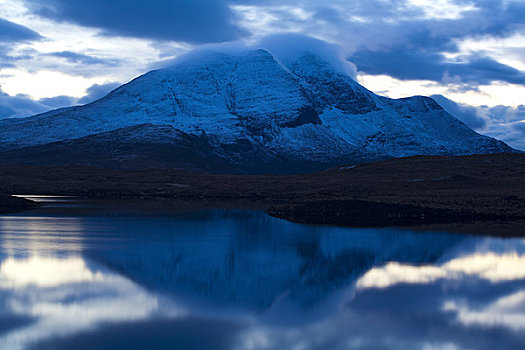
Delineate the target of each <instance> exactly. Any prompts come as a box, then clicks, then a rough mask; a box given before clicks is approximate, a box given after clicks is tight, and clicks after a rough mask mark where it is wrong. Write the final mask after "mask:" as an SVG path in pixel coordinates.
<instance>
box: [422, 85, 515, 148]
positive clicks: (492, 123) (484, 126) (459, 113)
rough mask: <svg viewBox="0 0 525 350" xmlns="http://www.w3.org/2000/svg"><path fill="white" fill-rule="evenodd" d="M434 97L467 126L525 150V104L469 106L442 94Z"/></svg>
mask: <svg viewBox="0 0 525 350" xmlns="http://www.w3.org/2000/svg"><path fill="white" fill-rule="evenodd" d="M432 98H433V99H434V100H435V101H436V102H437V103H438V104H439V105H440V106H441V107H443V109H444V110H445V111H447V112H448V113H450V114H451V115H453V116H454V117H456V118H457V119H459V120H461V121H462V122H463V123H465V124H466V125H467V126H469V127H471V128H472V129H474V130H476V131H478V132H480V133H482V134H483V135H488V136H491V137H495V138H497V139H499V140H502V141H504V142H506V143H507V144H509V145H510V146H511V147H514V148H516V149H519V150H525V106H524V105H520V106H518V107H516V108H514V107H509V106H495V107H487V106H479V107H474V106H469V105H466V104H462V103H457V102H454V101H452V100H450V99H448V98H446V97H444V96H441V95H433V96H432Z"/></svg>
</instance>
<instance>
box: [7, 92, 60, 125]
mask: <svg viewBox="0 0 525 350" xmlns="http://www.w3.org/2000/svg"><path fill="white" fill-rule="evenodd" d="M50 109H52V108H51V107H50V106H46V105H45V104H43V103H41V102H38V101H35V100H33V99H31V97H29V96H27V95H22V94H19V95H16V96H10V95H8V94H6V93H4V92H3V91H2V90H1V88H0V119H5V118H15V117H28V116H31V115H34V114H38V113H43V112H46V111H48V110H50Z"/></svg>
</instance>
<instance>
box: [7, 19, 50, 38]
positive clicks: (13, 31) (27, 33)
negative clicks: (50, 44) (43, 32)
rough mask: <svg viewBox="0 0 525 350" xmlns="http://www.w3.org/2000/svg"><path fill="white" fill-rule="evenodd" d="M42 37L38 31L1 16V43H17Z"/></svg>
mask: <svg viewBox="0 0 525 350" xmlns="http://www.w3.org/2000/svg"><path fill="white" fill-rule="evenodd" d="M39 39H42V37H41V36H40V34H38V33H37V32H35V31H33V30H31V29H29V28H27V27H24V26H21V25H19V24H16V23H13V22H10V21H8V20H6V19H3V18H0V43H16V42H20V41H30V40H39Z"/></svg>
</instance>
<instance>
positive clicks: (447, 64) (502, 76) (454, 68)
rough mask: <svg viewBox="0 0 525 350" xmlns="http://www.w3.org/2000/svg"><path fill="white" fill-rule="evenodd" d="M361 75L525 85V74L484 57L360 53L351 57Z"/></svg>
mask: <svg viewBox="0 0 525 350" xmlns="http://www.w3.org/2000/svg"><path fill="white" fill-rule="evenodd" d="M350 59H351V60H352V62H354V63H355V64H356V65H357V67H358V69H359V70H360V71H364V72H365V73H367V74H371V75H381V74H386V75H389V76H391V77H394V78H397V79H400V80H432V81H437V82H444V83H449V82H451V81H450V80H451V78H452V79H455V81H456V82H460V83H467V84H473V85H476V84H490V83H492V82H493V81H504V82H507V83H511V84H522V85H525V72H522V71H520V70H518V69H516V68H513V67H510V66H508V65H505V64H502V63H499V62H497V61H495V60H494V59H491V58H489V57H486V56H480V55H470V56H467V57H463V58H462V59H461V60H456V61H449V60H446V59H445V57H444V56H443V55H442V54H440V53H436V52H424V51H419V52H418V51H408V50H394V51H389V52H375V51H370V50H363V51H358V52H356V53H354V54H353V55H351V56H350Z"/></svg>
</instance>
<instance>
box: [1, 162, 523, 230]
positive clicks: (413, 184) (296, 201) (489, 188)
mask: <svg viewBox="0 0 525 350" xmlns="http://www.w3.org/2000/svg"><path fill="white" fill-rule="evenodd" d="M0 192H2V193H7V192H10V193H31V194H34V195H39V194H40V195H63V196H76V197H85V198H99V199H103V198H107V199H110V198H113V199H115V198H130V199H131V198H136V199H139V198H149V199H165V200H170V201H179V202H182V203H186V204H190V203H191V204H192V205H194V204H196V205H214V206H218V207H224V206H228V207H232V208H233V207H250V208H252V209H259V210H263V211H265V212H266V213H268V214H269V215H271V216H274V217H278V218H281V219H286V220H289V221H292V222H299V223H304V224H315V225H319V224H320V225H337V226H347V227H418V226H435V225H444V224H446V225H449V224H457V225H471V224H472V223H483V222H487V223H497V222H503V223H506V224H505V225H504V226H506V227H509V226H515V229H514V230H510V231H513V232H509V233H507V230H506V231H505V232H506V233H502V234H501V235H502V236H506V235H509V236H516V235H523V236H525V227H524V228H523V229H521V227H522V226H523V225H522V222H524V221H525V155H524V154H497V155H474V156H461V157H449V156H433V157H432V156H420V157H410V158H400V159H393V160H388V161H381V162H374V163H367V164H362V165H358V166H354V167H337V168H332V169H327V170H325V171H322V172H318V173H313V174H301V175H222V174H204V173H194V172H188V171H181V170H166V169H165V170H162V169H161V170H159V169H151V170H141V171H132V170H114V169H113V170H112V169H100V168H92V167H83V166H68V167H34V166H4V167H1V168H0ZM26 204H27V203H26ZM512 223H516V224H515V225H513V224H512ZM478 226H479V224H478ZM521 232H522V233H521Z"/></svg>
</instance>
